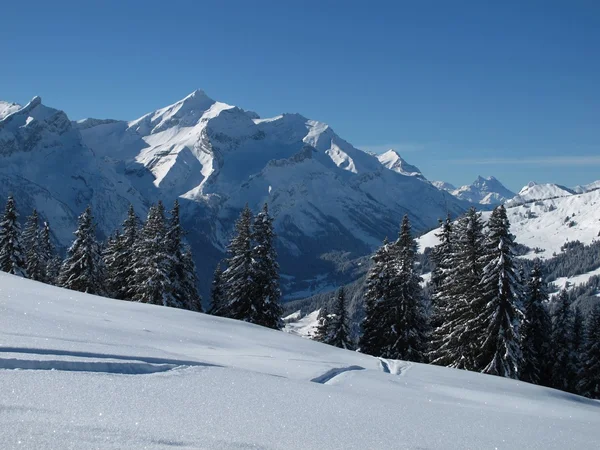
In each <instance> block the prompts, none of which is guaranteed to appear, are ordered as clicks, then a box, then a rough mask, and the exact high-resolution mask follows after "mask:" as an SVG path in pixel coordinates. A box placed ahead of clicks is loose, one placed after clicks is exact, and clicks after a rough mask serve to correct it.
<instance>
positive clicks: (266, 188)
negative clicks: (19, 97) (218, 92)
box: [0, 91, 465, 294]
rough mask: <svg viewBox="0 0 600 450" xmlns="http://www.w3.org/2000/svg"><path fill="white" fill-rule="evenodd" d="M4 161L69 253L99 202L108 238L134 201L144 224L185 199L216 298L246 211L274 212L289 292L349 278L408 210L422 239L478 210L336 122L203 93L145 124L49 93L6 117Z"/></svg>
mask: <svg viewBox="0 0 600 450" xmlns="http://www.w3.org/2000/svg"><path fill="white" fill-rule="evenodd" d="M3 108H4V110H8V109H7V108H8V107H3ZM11 108H12V107H11ZM13 109H14V108H13ZM394 155H396V154H395V153H394ZM388 156H393V155H392V154H390V155H388ZM396 156H397V155H396ZM0 160H1V163H2V164H1V167H0V181H2V182H3V186H2V187H0V196H1V197H0V198H2V197H5V196H6V195H7V194H8V192H13V193H14V194H15V198H16V200H17V204H18V205H19V207H20V210H21V211H22V212H24V213H27V214H28V213H29V211H30V210H31V208H32V207H34V206H35V207H37V208H38V209H39V210H40V211H41V213H42V216H43V218H44V219H49V220H50V222H51V224H52V225H53V226H54V230H55V231H56V232H57V236H56V238H57V240H58V242H59V243H60V244H62V245H63V246H66V245H68V244H69V243H70V240H71V237H72V236H71V233H72V231H73V230H74V228H75V218H76V216H77V214H79V213H80V212H81V211H82V210H83V209H84V208H85V206H86V204H87V203H91V204H92V206H93V208H94V213H95V216H96V218H97V219H99V220H100V223H99V231H100V233H101V234H104V235H106V234H108V233H111V232H112V231H113V230H114V229H115V228H116V227H117V226H118V225H119V224H120V222H121V221H122V219H123V218H124V215H125V213H126V210H127V203H129V202H132V203H133V204H134V206H135V208H136V211H137V212H138V214H140V215H144V214H145V212H146V209H147V207H148V205H149V204H151V203H154V202H156V201H157V200H159V199H162V200H163V201H164V202H165V203H167V204H170V203H171V202H172V201H173V200H174V199H175V198H177V197H179V198H180V201H181V203H182V221H183V225H184V227H185V228H186V229H187V230H189V231H190V233H189V234H188V240H189V241H190V243H191V245H192V247H193V250H194V255H195V257H196V262H197V265H198V269H199V272H200V280H201V282H202V284H203V286H202V287H203V288H204V289H203V292H204V293H205V294H206V293H207V291H208V285H209V282H210V278H211V276H212V273H213V271H214V267H215V265H216V264H217V262H218V260H220V259H221V258H222V257H223V256H224V255H223V251H224V249H225V246H226V244H227V242H228V240H229V238H230V235H231V232H232V229H233V224H234V221H235V219H236V218H237V215H238V214H239V211H240V210H241V208H242V207H243V206H244V205H245V204H246V203H248V204H249V205H250V207H251V208H252V209H253V210H255V211H257V210H258V209H259V208H260V207H261V206H262V204H263V203H264V202H269V207H270V211H271V213H272V214H273V215H274V216H275V228H276V232H277V234H278V251H279V255H280V262H281V267H282V270H283V272H284V273H285V274H286V275H287V276H286V277H285V278H284V280H285V283H284V286H283V287H284V290H285V292H286V293H288V294H290V293H293V292H300V291H304V290H305V289H307V286H309V284H310V283H311V282H310V280H314V279H315V278H318V277H321V278H322V279H324V280H325V281H324V283H323V284H324V285H327V284H331V283H328V282H327V281H328V280H326V279H327V278H328V277H329V276H336V277H338V276H340V277H342V280H339V281H349V280H348V279H343V277H344V271H346V270H347V269H346V268H347V267H351V265H352V263H351V261H354V260H356V258H358V257H361V256H364V255H366V254H368V253H370V252H371V251H372V250H373V249H374V247H375V246H376V245H378V244H379V243H380V242H381V240H382V239H383V238H384V237H385V236H392V235H395V234H396V233H397V228H398V224H399V223H400V221H401V219H402V216H403V215H404V214H408V215H409V216H410V218H411V220H412V223H413V227H414V229H415V230H416V231H419V230H426V229H428V228H430V227H432V226H434V225H435V224H436V221H437V219H438V218H439V217H443V216H445V215H446V211H450V212H451V213H453V214H458V213H460V212H462V211H464V209H465V204H464V203H463V202H461V201H459V200H457V199H455V198H454V197H452V196H451V195H449V194H448V193H445V192H440V191H439V190H438V189H436V188H435V187H434V186H432V185H431V184H430V183H429V182H427V181H425V180H424V179H423V178H422V177H421V176H418V174H416V175H417V176H412V175H415V173H414V171H417V172H418V169H416V168H414V167H412V166H410V165H408V164H406V162H404V161H402V160H401V159H400V158H399V156H398V157H397V158H395V159H394V158H390V159H389V160H387V161H385V162H384V164H382V162H381V161H380V160H379V159H378V158H377V157H375V156H373V155H369V154H367V153H365V152H363V151H361V150H358V149H356V148H355V147H353V146H352V145H351V144H350V143H348V142H346V141H345V140H343V139H342V138H340V137H339V136H338V135H337V134H336V133H335V132H334V131H333V130H332V129H331V127H329V126H328V125H327V124H324V123H322V122H318V121H314V120H310V119H307V118H305V117H303V116H301V115H299V114H283V115H280V116H277V117H273V118H269V119H260V118H259V117H258V115H257V114H255V113H252V112H248V111H244V110H242V109H240V108H238V107H235V106H232V105H228V104H225V103H222V102H218V101H215V100H213V99H211V98H210V97H208V96H207V95H206V93H204V92H203V91H195V92H193V93H191V94H190V95H188V96H187V97H185V98H184V99H182V100H180V101H178V102H176V103H174V104H173V105H170V106H167V107H165V108H161V109H159V110H157V111H154V112H151V113H149V114H146V115H144V116H143V117H141V118H139V119H137V120H133V121H131V122H125V121H117V120H99V119H86V120H82V121H79V122H71V121H69V120H68V118H67V116H66V115H65V114H64V113H63V112H62V111H58V110H55V109H52V108H48V107H46V106H44V105H43V104H42V102H41V100H40V99H39V98H38V97H36V98H35V99H34V100H33V101H32V102H31V103H30V104H28V105H27V106H25V107H23V108H19V109H17V110H16V111H14V112H13V113H12V114H10V115H9V116H7V117H5V118H4V119H2V120H0ZM388 165H389V166H390V167H389V168H388V167H387V166H388ZM404 170H407V171H409V172H410V174H411V175H407V174H406V173H404V172H403V171H404ZM407 173H408V172H407ZM0 201H1V200H0ZM332 274H333V275H332Z"/></svg>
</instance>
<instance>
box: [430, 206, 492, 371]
mask: <svg viewBox="0 0 600 450" xmlns="http://www.w3.org/2000/svg"><path fill="white" fill-rule="evenodd" d="M452 234H453V236H454V237H453V238H452V239H453V243H454V244H453V247H452V248H453V250H452V252H451V253H450V254H449V255H448V256H447V258H448V259H447V262H446V264H447V267H448V270H447V273H446V274H445V279H446V280H447V282H445V283H444V284H443V285H442V286H441V287H439V288H438V289H439V291H438V292H440V293H439V294H438V295H441V296H443V298H444V299H445V304H444V307H443V309H441V311H440V312H439V313H438V314H439V315H440V316H441V317H443V323H442V324H441V325H439V326H438V327H437V328H436V329H435V330H434V333H433V336H432V351H431V352H430V355H429V357H430V361H431V362H432V363H433V364H438V365H443V366H450V367H454V368H457V369H466V370H476V363H475V357H476V351H477V338H478V337H480V336H481V335H482V334H483V330H484V328H483V326H482V325H477V324H474V323H473V322H472V321H473V319H474V317H476V312H475V309H474V305H475V304H476V302H478V301H479V300H480V298H481V289H480V286H479V284H480V281H481V276H482V272H483V255H484V246H483V239H484V237H483V223H482V221H481V214H480V213H478V212H477V211H476V210H475V208H471V209H469V211H468V212H467V213H466V215H465V216H464V217H462V218H461V219H460V220H459V221H458V223H456V224H455V225H454V229H453V230H452Z"/></svg>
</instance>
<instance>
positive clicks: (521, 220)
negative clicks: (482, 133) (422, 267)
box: [418, 185, 600, 259]
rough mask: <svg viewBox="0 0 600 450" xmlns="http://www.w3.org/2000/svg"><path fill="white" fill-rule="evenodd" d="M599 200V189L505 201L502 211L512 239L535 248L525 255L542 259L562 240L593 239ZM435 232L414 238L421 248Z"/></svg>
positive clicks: (599, 231) (432, 241) (599, 221)
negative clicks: (516, 203)
mask: <svg viewBox="0 0 600 450" xmlns="http://www.w3.org/2000/svg"><path fill="white" fill-rule="evenodd" d="M537 186H547V185H537ZM521 192H523V191H521ZM551 192H552V193H558V192H565V193H567V192H566V191H561V190H557V189H552V190H551ZM599 204H600V190H594V191H590V192H587V193H583V194H568V193H567V195H565V196H562V197H555V198H549V199H544V200H538V201H534V202H529V203H524V204H518V205H514V206H510V205H507V209H506V212H507V216H508V219H509V221H510V225H511V227H510V231H511V233H513V234H514V235H515V236H516V241H517V242H518V243H520V244H523V245H526V246H528V247H530V248H531V249H538V251H537V252H536V251H531V252H530V253H529V254H527V255H525V257H527V258H542V259H544V258H550V257H552V255H553V254H554V253H557V254H558V253H560V252H561V251H562V250H561V247H562V246H563V245H564V244H565V243H568V242H572V241H580V242H582V243H583V244H591V243H592V242H594V241H595V240H597V239H598V236H600V209H599V208H598V205H599ZM489 215H490V212H484V213H483V218H484V219H487V218H488V217H489ZM436 233H437V230H433V231H431V232H429V233H427V234H425V235H423V236H422V237H420V238H419V239H418V242H419V246H420V249H421V250H423V249H424V248H426V247H433V246H434V245H436V244H437V242H438V240H437V238H436V237H435V234H436Z"/></svg>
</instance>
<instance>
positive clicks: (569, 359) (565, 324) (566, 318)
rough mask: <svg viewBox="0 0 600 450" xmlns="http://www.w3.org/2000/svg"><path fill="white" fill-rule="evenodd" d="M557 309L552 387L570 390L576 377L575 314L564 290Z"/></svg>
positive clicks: (554, 313)
mask: <svg viewBox="0 0 600 450" xmlns="http://www.w3.org/2000/svg"><path fill="white" fill-rule="evenodd" d="M555 303H556V306H555V310H554V312H553V314H552V334H551V339H550V342H551V345H552V367H551V370H552V374H551V384H552V387H554V388H556V389H560V390H563V391H569V390H570V389H571V387H572V382H573V379H574V375H573V373H574V371H575V367H574V364H573V314H572V312H571V305H570V302H569V295H568V293H567V291H566V290H564V289H563V290H562V291H561V292H560V293H559V294H558V296H557V298H556V300H555Z"/></svg>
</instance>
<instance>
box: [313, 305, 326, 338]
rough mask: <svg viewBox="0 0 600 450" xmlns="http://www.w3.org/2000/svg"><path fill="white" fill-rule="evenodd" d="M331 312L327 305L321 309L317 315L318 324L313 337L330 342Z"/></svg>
mask: <svg viewBox="0 0 600 450" xmlns="http://www.w3.org/2000/svg"><path fill="white" fill-rule="evenodd" d="M330 320H331V319H330V314H329V310H328V308H327V305H324V306H323V307H322V308H321V309H320V310H319V316H318V317H317V325H316V327H315V331H314V334H313V335H312V337H311V339H313V340H314V341H318V342H323V343H328V342H329V329H330Z"/></svg>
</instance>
